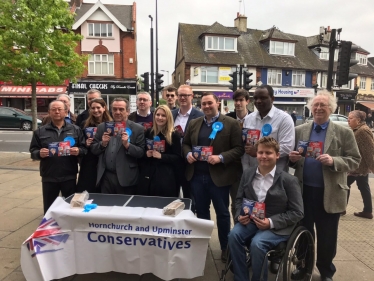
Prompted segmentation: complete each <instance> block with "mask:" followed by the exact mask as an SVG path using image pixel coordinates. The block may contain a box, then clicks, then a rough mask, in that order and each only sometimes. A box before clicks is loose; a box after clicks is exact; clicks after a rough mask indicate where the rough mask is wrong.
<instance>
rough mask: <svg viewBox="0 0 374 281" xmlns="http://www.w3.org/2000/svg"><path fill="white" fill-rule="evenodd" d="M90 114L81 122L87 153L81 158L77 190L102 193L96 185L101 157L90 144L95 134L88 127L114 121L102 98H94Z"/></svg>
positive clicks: (90, 104)
mask: <svg viewBox="0 0 374 281" xmlns="http://www.w3.org/2000/svg"><path fill="white" fill-rule="evenodd" d="M89 107H90V109H89V116H88V118H87V120H85V121H83V122H82V124H79V125H80V127H81V128H82V130H83V131H84V135H85V136H86V147H87V150H88V151H87V154H86V155H85V156H84V157H83V158H82V159H81V162H80V170H79V176H78V183H77V192H82V191H85V190H87V192H88V193H100V189H99V188H97V187H96V178H97V163H98V161H99V157H97V156H96V155H93V154H92V153H91V151H90V146H91V143H92V141H93V138H94V136H93V134H91V135H90V134H89V133H88V130H89V129H87V128H92V127H93V128H96V127H97V126H98V125H99V124H100V123H102V122H107V121H112V118H111V117H110V115H109V110H108V107H107V106H106V103H105V101H104V100H103V99H102V98H97V99H93V100H92V101H91V102H90V103H89Z"/></svg>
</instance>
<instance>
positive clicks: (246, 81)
mask: <svg viewBox="0 0 374 281" xmlns="http://www.w3.org/2000/svg"><path fill="white" fill-rule="evenodd" d="M243 75H244V77H243V81H244V89H246V90H247V91H249V90H250V89H252V86H251V85H250V84H251V82H252V81H253V80H252V79H250V77H251V76H252V75H253V73H252V72H248V71H244V73H243Z"/></svg>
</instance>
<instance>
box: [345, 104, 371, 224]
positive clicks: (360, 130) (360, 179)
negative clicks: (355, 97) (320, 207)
mask: <svg viewBox="0 0 374 281" xmlns="http://www.w3.org/2000/svg"><path fill="white" fill-rule="evenodd" d="M365 119H366V113H365V112H363V111H360V110H354V111H351V112H350V113H349V115H348V124H349V127H351V129H352V130H353V133H354V134H355V139H356V142H357V146H358V150H359V151H360V154H361V157H362V158H361V162H360V166H359V167H358V168H357V169H356V170H354V171H351V172H350V173H348V178H347V184H348V186H349V188H351V185H352V184H353V183H354V182H356V184H357V187H358V189H359V190H360V192H361V197H362V200H363V202H364V209H363V211H362V212H354V215H355V216H357V217H361V218H365V219H372V218H373V207H372V201H371V192H370V186H369V173H372V172H374V158H373V154H374V138H373V133H372V132H371V130H370V128H369V127H368V125H367V124H366V122H365ZM348 200H349V191H348ZM345 214H346V211H344V212H343V213H342V215H345Z"/></svg>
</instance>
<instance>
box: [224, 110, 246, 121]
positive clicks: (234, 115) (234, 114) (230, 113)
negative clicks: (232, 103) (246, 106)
mask: <svg viewBox="0 0 374 281" xmlns="http://www.w3.org/2000/svg"><path fill="white" fill-rule="evenodd" d="M251 113H252V112H251V111H249V110H248V114H251ZM226 116H229V117H231V118H234V119H236V112H235V111H233V112H229V113H227V114H226Z"/></svg>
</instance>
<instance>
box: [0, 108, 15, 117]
mask: <svg viewBox="0 0 374 281" xmlns="http://www.w3.org/2000/svg"><path fill="white" fill-rule="evenodd" d="M14 113H15V112H14V111H12V110H10V109H7V108H0V114H1V115H7V116H13V115H14Z"/></svg>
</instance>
